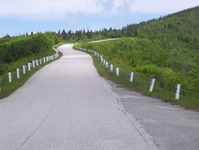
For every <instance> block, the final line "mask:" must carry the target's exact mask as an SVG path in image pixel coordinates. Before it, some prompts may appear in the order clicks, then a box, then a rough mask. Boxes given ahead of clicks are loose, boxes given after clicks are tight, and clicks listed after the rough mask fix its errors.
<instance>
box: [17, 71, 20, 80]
mask: <svg viewBox="0 0 199 150" xmlns="http://www.w3.org/2000/svg"><path fill="white" fill-rule="evenodd" d="M17 78H18V79H19V78H20V69H17Z"/></svg>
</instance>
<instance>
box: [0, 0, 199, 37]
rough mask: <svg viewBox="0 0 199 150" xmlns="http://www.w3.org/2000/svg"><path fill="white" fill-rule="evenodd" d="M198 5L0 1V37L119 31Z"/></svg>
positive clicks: (185, 0) (137, 0) (177, 0)
mask: <svg viewBox="0 0 199 150" xmlns="http://www.w3.org/2000/svg"><path fill="white" fill-rule="evenodd" d="M198 5H199V0H0V37H3V36H5V35H6V34H9V35H11V36H15V35H20V34H24V33H30V32H45V31H55V32H57V31H58V30H63V29H65V30H66V31H68V30H73V31H76V30H81V29H83V28H85V29H87V28H89V29H92V30H99V29H103V28H110V27H112V28H117V29H120V28H122V27H124V26H126V25H127V24H133V23H139V22H141V21H147V20H150V19H153V18H158V17H160V16H165V15H167V14H171V13H174V12H177V11H180V10H184V9H187V8H191V7H194V6H198Z"/></svg>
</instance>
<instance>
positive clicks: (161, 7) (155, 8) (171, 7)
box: [131, 0, 199, 14]
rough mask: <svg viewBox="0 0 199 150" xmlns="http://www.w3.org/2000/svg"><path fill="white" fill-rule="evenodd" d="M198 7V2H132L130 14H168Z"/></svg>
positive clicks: (173, 0)
mask: <svg viewBox="0 0 199 150" xmlns="http://www.w3.org/2000/svg"><path fill="white" fill-rule="evenodd" d="M198 5H199V0H134V2H133V3H131V12H133V13H135V12H136V13H150V14H168V13H173V12H177V11H180V10H184V9H187V8H191V7H194V6H198Z"/></svg>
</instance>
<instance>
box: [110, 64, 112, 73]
mask: <svg viewBox="0 0 199 150" xmlns="http://www.w3.org/2000/svg"><path fill="white" fill-rule="evenodd" d="M110 71H111V72H113V64H111V65H110Z"/></svg>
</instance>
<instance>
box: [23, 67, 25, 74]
mask: <svg viewBox="0 0 199 150" xmlns="http://www.w3.org/2000/svg"><path fill="white" fill-rule="evenodd" d="M23 74H26V65H23Z"/></svg>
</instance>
